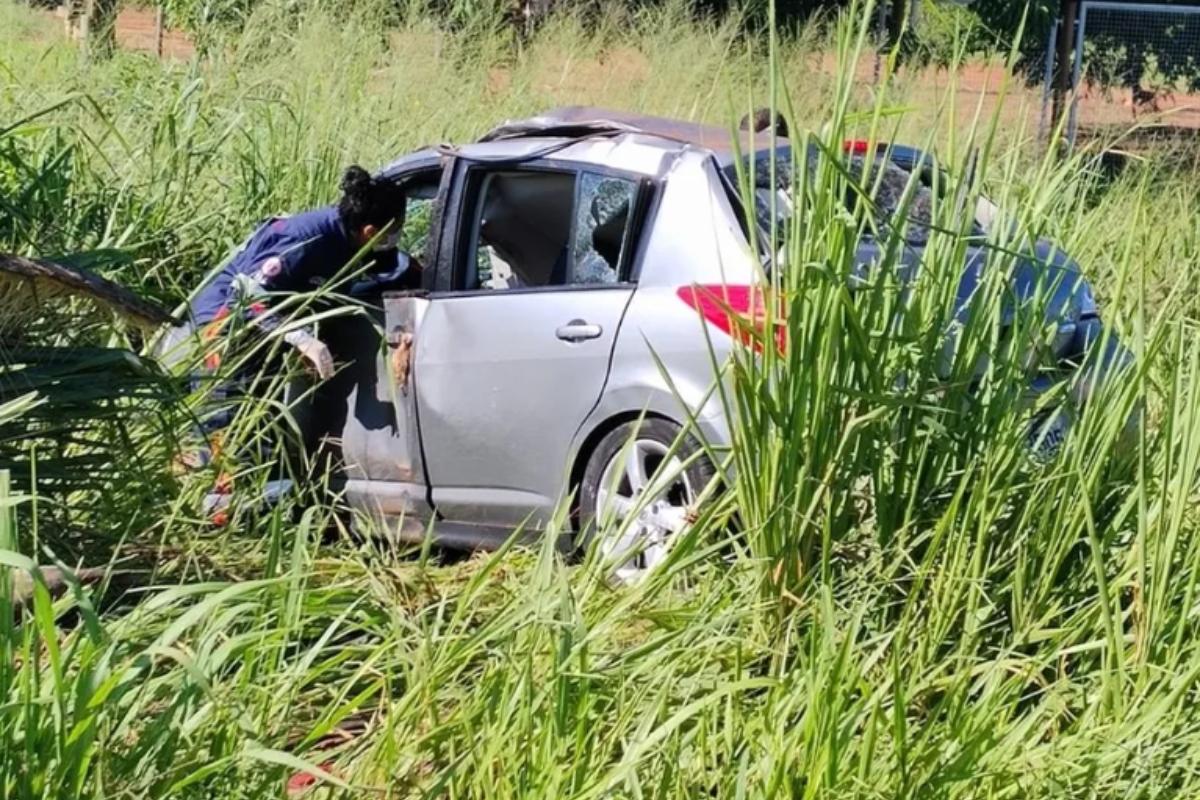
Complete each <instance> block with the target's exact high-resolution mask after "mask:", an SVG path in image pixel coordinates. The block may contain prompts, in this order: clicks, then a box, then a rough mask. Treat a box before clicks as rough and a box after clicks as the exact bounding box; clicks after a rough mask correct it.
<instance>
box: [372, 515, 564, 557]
mask: <svg viewBox="0 0 1200 800" xmlns="http://www.w3.org/2000/svg"><path fill="white" fill-rule="evenodd" d="M385 519H386V523H387V524H389V525H390V524H394V523H395V522H397V521H398V520H397V519H395V518H385ZM405 522H406V523H407V524H404V525H400V526H397V527H396V529H395V533H394V534H393V536H392V537H391V538H394V539H396V540H397V541H400V542H405V543H408V544H421V543H423V542H424V541H425V537H426V535H427V534H429V533H430V528H431V527H432V535H433V543H434V544H436V545H437V546H439V547H445V548H447V549H451V550H487V551H492V550H498V549H499V548H500V547H502V546H503V545H504V544H505V542H507V541H508V539H509V538H510V537H511V536H512V535H513V533H514V531H513V529H512V528H510V527H506V526H503V525H487V524H481V523H472V522H450V521H448V520H437V521H435V522H433V523H432V526H431V525H430V523H429V522H428V521H427V520H417V519H408V520H406V521H405ZM543 535H544V534H543V532H542V531H539V530H529V531H522V532H521V533H520V534H519V535H518V537H517V544H518V545H519V546H523V547H535V546H537V545H538V544H540V542H541V540H542V536H543ZM557 538H558V541H557V542H556V543H555V545H556V547H557V548H558V549H559V550H561V551H564V552H566V551H569V550H571V549H572V546H573V544H572V543H573V541H574V537H573V536H572V535H571V534H570V533H560V534H558V536H557Z"/></svg>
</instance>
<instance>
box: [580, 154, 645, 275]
mask: <svg viewBox="0 0 1200 800" xmlns="http://www.w3.org/2000/svg"><path fill="white" fill-rule="evenodd" d="M636 191H637V184H635V183H634V182H633V181H629V180H625V179H623V178H610V177H607V176H604V175H597V174H594V173H584V174H583V176H582V178H581V182H580V190H579V203H578V205H577V206H576V207H575V241H574V245H573V247H572V258H573V266H572V270H571V283H573V284H597V283H599V284H606V283H617V282H618V281H619V280H620V274H619V272H618V270H619V269H620V266H621V249H622V247H623V246H624V242H625V228H626V227H627V226H628V224H629V211H630V208H631V206H632V205H633V198H634V194H635V193H636Z"/></svg>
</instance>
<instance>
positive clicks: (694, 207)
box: [572, 151, 756, 457]
mask: <svg viewBox="0 0 1200 800" xmlns="http://www.w3.org/2000/svg"><path fill="white" fill-rule="evenodd" d="M638 275H639V277H638V289H637V291H636V292H634V296H633V298H632V300H631V301H630V304H629V308H628V310H627V311H626V314H625V318H624V320H623V322H622V324H621V330H620V331H619V333H618V334H617V341H616V344H615V346H614V349H613V361H612V368H611V370H610V373H609V379H608V382H607V383H606V385H605V389H604V393H603V395H602V396H601V398H600V402H599V403H598V404H597V406H596V408H595V410H594V411H593V412H592V413H591V414H590V415H589V416H588V419H587V420H586V421H585V422H584V424H583V426H582V427H581V429H580V431H579V433H578V435H577V436H576V439H575V442H574V445H573V449H572V453H573V454H574V456H575V457H578V456H579V455H580V449H581V447H582V445H583V443H584V442H586V441H587V440H588V438H589V437H590V436H591V434H592V433H593V432H594V431H595V430H596V429H597V428H598V427H599V426H602V425H605V424H606V422H607V420H611V419H613V418H614V417H620V416H628V415H631V414H633V415H637V414H642V413H651V414H656V415H659V416H663V417H666V418H668V419H671V420H673V421H675V422H678V423H681V424H687V423H688V422H689V421H694V422H695V430H696V432H697V433H698V434H699V435H701V436H702V437H703V438H704V439H706V440H707V441H708V443H709V444H710V445H712V446H714V447H718V448H723V447H727V446H728V444H729V423H728V420H727V419H726V414H725V403H724V401H723V397H724V398H727V397H728V394H727V392H728V381H727V380H726V378H725V377H724V376H723V374H722V373H723V372H724V369H723V367H724V365H725V363H726V361H727V359H728V356H729V353H730V349H731V346H732V340H731V339H730V338H729V336H728V335H726V334H725V333H723V332H721V331H719V330H717V329H716V328H713V327H711V326H708V325H706V323H705V322H704V321H703V320H702V319H701V317H700V316H699V314H698V313H697V311H696V310H695V309H694V308H692V307H691V306H689V305H688V304H687V303H685V302H684V301H683V300H682V299H681V298H680V296H679V293H678V292H679V289H680V288H682V287H686V286H691V285H693V284H695V283H722V282H724V283H733V284H737V283H750V282H753V281H755V280H756V262H755V260H754V256H753V255H752V253H751V251H750V249H749V246H748V245H747V243H746V240H745V236H744V234H743V233H742V231H741V228H740V225H739V223H738V221H737V217H736V215H735V213H734V210H733V206H732V205H731V204H730V202H729V199H728V197H727V196H726V194H725V190H724V187H723V186H722V185H721V183H720V178H719V176H718V174H717V172H716V168H715V165H714V164H713V162H712V159H711V158H710V157H708V156H706V155H705V154H703V153H700V152H698V151H688V152H685V153H684V154H683V155H682V156H681V157H680V158H679V159H678V161H677V162H676V163H675V165H674V166H673V167H672V168H671V170H670V171H669V172H668V174H667V180H666V182H665V184H664V191H663V194H662V198H661V202H660V204H659V207H658V212H657V214H656V216H655V218H654V219H653V220H652V221H651V224H650V226H649V227H648V240H647V241H646V243H645V247H644V250H643V253H642V258H641V263H640V265H639V271H638ZM718 377H720V379H721V382H720V383H718ZM582 455H584V456H585V457H586V454H582Z"/></svg>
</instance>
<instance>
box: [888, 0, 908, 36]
mask: <svg viewBox="0 0 1200 800" xmlns="http://www.w3.org/2000/svg"><path fill="white" fill-rule="evenodd" d="M908 5H909V0H892V8H891V13H890V14H888V44H890V45H892V46H895V45H896V44H897V43H898V42H899V41H900V39H901V38H902V37H903V36H904V32H905V29H906V28H907V27H908Z"/></svg>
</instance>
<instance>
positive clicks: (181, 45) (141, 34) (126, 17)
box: [117, 7, 194, 61]
mask: <svg viewBox="0 0 1200 800" xmlns="http://www.w3.org/2000/svg"><path fill="white" fill-rule="evenodd" d="M117 42H118V44H120V45H121V47H124V48H126V49H128V50H143V51H145V52H148V53H153V52H154V11H153V10H150V9H145V8H128V7H127V8H122V9H121V12H120V14H119V15H118V16H117ZM193 52H194V48H193V47H192V43H191V41H190V40H189V39H188V38H187V36H185V35H184V34H183V33H181V32H179V31H174V30H170V29H168V30H166V31H164V32H163V57H164V58H174V59H179V60H184V61H186V60H187V59H188V58H191V55H192V53H193Z"/></svg>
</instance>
